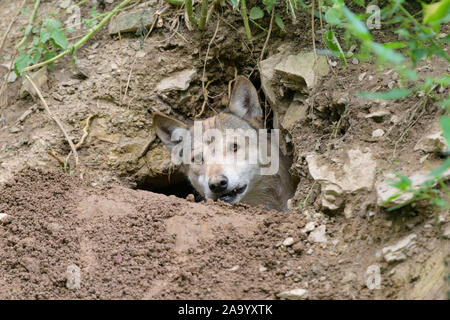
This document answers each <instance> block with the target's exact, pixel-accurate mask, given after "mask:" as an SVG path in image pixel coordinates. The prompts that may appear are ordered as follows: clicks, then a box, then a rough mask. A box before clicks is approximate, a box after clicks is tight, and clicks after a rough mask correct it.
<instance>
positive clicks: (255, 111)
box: [229, 76, 262, 121]
mask: <svg viewBox="0 0 450 320" xmlns="http://www.w3.org/2000/svg"><path fill="white" fill-rule="evenodd" d="M229 109H230V111H231V112H232V113H234V114H235V115H237V116H238V117H241V118H245V119H248V120H259V121H261V119H262V110H261V106H260V105H259V98H258V93H257V92H256V89H255V87H254V86H253V84H252V83H251V82H250V81H249V80H248V79H247V78H245V77H243V76H239V77H238V78H237V80H236V84H235V85H234V89H233V93H232V94H231V99H230V107H229ZM258 117H259V119H258Z"/></svg>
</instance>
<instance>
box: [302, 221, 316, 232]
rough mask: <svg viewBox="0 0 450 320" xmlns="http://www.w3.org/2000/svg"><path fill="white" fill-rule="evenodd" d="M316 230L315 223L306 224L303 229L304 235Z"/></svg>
mask: <svg viewBox="0 0 450 320" xmlns="http://www.w3.org/2000/svg"><path fill="white" fill-rule="evenodd" d="M315 228H316V223H315V222H314V221H311V222H308V223H307V224H306V226H305V227H304V228H303V232H304V233H309V232H311V231H313V230H314V229H315Z"/></svg>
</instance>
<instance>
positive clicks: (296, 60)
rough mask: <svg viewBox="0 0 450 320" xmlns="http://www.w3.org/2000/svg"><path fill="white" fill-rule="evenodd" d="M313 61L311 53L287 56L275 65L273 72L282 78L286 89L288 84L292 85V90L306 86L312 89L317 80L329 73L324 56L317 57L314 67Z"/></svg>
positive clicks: (313, 57)
mask: <svg viewBox="0 0 450 320" xmlns="http://www.w3.org/2000/svg"><path fill="white" fill-rule="evenodd" d="M314 59H315V56H314V53H313V52H306V53H299V54H297V55H289V56H288V57H287V58H286V59H283V60H282V61H281V62H280V63H279V64H277V66H276V67H275V71H276V72H277V73H278V74H280V75H281V76H282V78H283V82H285V83H286V84H288V85H287V87H289V84H291V86H292V85H293V86H294V87H293V88H301V86H304V85H306V86H307V87H308V88H309V89H312V88H314V86H315V85H316V83H317V79H318V78H319V77H321V76H324V75H326V74H327V73H328V72H329V71H330V68H329V66H328V62H327V58H326V57H325V56H319V55H318V56H317V60H316V65H314ZM292 82H294V83H295V84H292Z"/></svg>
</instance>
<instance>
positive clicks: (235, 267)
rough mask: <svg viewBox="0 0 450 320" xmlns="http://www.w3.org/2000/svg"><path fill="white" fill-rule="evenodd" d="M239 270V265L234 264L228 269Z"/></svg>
mask: <svg viewBox="0 0 450 320" xmlns="http://www.w3.org/2000/svg"><path fill="white" fill-rule="evenodd" d="M237 270H239V266H238V265H236V266H233V267H231V268H230V269H228V271H237Z"/></svg>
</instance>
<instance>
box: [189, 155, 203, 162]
mask: <svg viewBox="0 0 450 320" xmlns="http://www.w3.org/2000/svg"><path fill="white" fill-rule="evenodd" d="M191 162H192V163H195V164H202V163H203V155H202V154H201V153H197V154H196V155H195V156H193V157H192V159H191Z"/></svg>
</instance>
